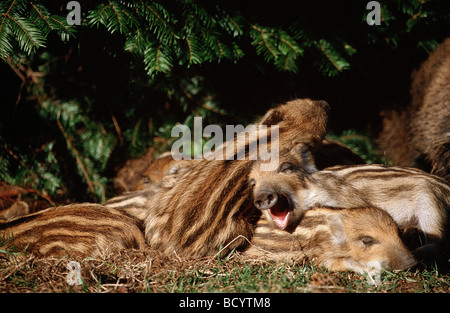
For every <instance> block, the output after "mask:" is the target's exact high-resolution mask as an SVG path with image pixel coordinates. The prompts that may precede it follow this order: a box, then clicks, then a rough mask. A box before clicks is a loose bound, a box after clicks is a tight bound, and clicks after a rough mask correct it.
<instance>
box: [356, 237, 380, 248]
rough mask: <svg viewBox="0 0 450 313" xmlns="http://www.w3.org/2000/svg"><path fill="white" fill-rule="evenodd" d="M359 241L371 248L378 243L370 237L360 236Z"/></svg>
mask: <svg viewBox="0 0 450 313" xmlns="http://www.w3.org/2000/svg"><path fill="white" fill-rule="evenodd" d="M359 239H360V240H361V241H362V243H363V244H364V245H365V246H367V247H370V246H373V245H374V244H377V243H378V240H376V239H375V238H373V237H371V236H360V237H359Z"/></svg>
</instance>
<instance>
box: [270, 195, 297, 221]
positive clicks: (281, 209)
mask: <svg viewBox="0 0 450 313" xmlns="http://www.w3.org/2000/svg"><path fill="white" fill-rule="evenodd" d="M268 210H269V214H270V217H272V220H273V222H274V223H275V225H277V227H278V228H280V229H285V228H286V227H287V226H288V225H289V222H290V221H291V211H292V206H291V203H290V201H289V199H288V198H287V197H286V196H283V195H279V196H278V201H277V202H276V203H275V204H274V205H273V206H272V207H271V208H269V209H268Z"/></svg>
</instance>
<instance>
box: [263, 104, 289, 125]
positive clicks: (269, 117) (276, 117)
mask: <svg viewBox="0 0 450 313" xmlns="http://www.w3.org/2000/svg"><path fill="white" fill-rule="evenodd" d="M283 119H284V115H283V114H282V113H281V112H280V111H279V110H278V109H277V108H274V109H270V110H269V111H267V113H266V114H264V116H263V117H262V118H261V119H260V120H259V121H258V124H259V125H268V126H270V125H277V124H278V123H280V122H281V121H282V120H283Z"/></svg>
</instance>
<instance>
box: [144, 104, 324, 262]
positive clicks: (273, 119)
mask: <svg viewBox="0 0 450 313" xmlns="http://www.w3.org/2000/svg"><path fill="white" fill-rule="evenodd" d="M327 107H328V104H326V102H323V101H312V100H309V99H303V100H300V99H298V100H293V101H290V102H288V103H286V104H284V105H280V106H278V107H276V108H274V109H271V110H269V111H268V112H267V113H266V114H265V115H264V117H263V118H262V119H261V120H260V121H259V123H258V124H259V125H278V126H279V147H280V151H282V152H283V153H284V151H290V150H292V149H294V150H295V151H302V153H303V154H305V155H306V154H308V151H311V150H314V149H315V148H316V147H317V145H318V144H319V143H320V142H321V141H322V139H323V136H324V135H325V132H326V123H327V115H326V110H327ZM236 150H237V148H236V147H235V151H236ZM234 159H235V158H234ZM309 161H310V160H309V159H308V162H309ZM253 162H254V161H252V160H212V161H208V160H200V161H198V162H195V164H194V165H193V166H192V167H191V168H190V170H189V171H188V172H187V173H185V174H184V175H183V176H182V178H181V179H180V180H179V181H178V182H177V184H176V185H175V187H173V188H170V189H169V190H165V191H163V192H159V193H158V195H157V196H156V197H155V199H153V201H152V202H151V203H150V206H149V214H148V216H147V218H146V220H145V235H146V239H147V241H148V243H149V244H150V246H151V247H152V248H155V249H158V250H160V251H162V252H165V253H169V254H171V253H174V252H175V253H177V254H179V255H189V256H194V257H195V256H205V255H210V254H213V253H217V252H218V251H219V249H220V247H224V246H227V251H229V250H231V249H233V248H237V247H242V246H243V245H245V240H244V239H237V240H234V241H233V239H236V238H238V237H240V236H245V237H247V238H250V237H251V234H252V232H253V228H254V224H255V223H256V221H257V219H258V215H259V212H258V211H257V210H255V209H254V207H253V205H252V201H251V194H250V190H249V188H248V184H247V176H248V173H249V172H250V168H251V166H252V164H253ZM308 166H309V164H308ZM231 241H232V242H233V243H232V244H229V245H227V244H228V243H230V242H231ZM227 251H224V253H226V252H227Z"/></svg>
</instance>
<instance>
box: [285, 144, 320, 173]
mask: <svg viewBox="0 0 450 313" xmlns="http://www.w3.org/2000/svg"><path fill="white" fill-rule="evenodd" d="M291 153H293V154H294V155H295V157H296V158H300V161H301V164H302V167H303V168H304V169H305V171H306V172H307V173H309V174H311V173H314V172H317V167H316V164H315V162H314V157H313V155H312V153H311V150H310V148H309V147H308V146H307V145H306V144H304V143H299V144H296V145H295V146H294V147H293V148H292V149H291Z"/></svg>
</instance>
